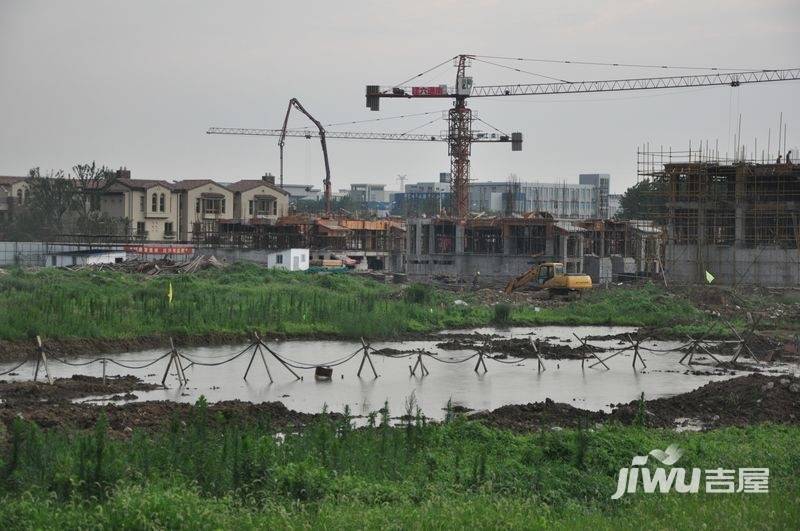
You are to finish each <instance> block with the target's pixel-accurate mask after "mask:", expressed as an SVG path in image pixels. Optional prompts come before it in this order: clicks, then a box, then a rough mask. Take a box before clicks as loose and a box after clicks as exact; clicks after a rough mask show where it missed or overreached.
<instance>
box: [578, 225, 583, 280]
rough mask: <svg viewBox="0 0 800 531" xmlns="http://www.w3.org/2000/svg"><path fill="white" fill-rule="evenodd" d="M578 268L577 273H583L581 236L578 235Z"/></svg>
mask: <svg viewBox="0 0 800 531" xmlns="http://www.w3.org/2000/svg"><path fill="white" fill-rule="evenodd" d="M577 238H578V256H577V258H578V268H577V273H583V236H582V235H580V234H579V235H578V236H577Z"/></svg>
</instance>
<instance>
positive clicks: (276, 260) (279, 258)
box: [275, 254, 283, 264]
mask: <svg viewBox="0 0 800 531" xmlns="http://www.w3.org/2000/svg"><path fill="white" fill-rule="evenodd" d="M275 263H276V264H282V263H283V255H282V254H279V255H278V256H276V257H275Z"/></svg>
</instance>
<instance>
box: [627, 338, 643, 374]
mask: <svg viewBox="0 0 800 531" xmlns="http://www.w3.org/2000/svg"><path fill="white" fill-rule="evenodd" d="M627 336H628V341H630V343H631V345H632V346H633V362H632V363H631V367H633V370H636V360H637V359H638V360H639V362H640V363H641V364H642V368H643V369H646V368H647V365H646V364H645V362H644V359H643V358H642V354H641V352H639V345H640V344H641V342H642V340H641V339H639V338H636V341H634V340H633V338H631V335H630V334H627Z"/></svg>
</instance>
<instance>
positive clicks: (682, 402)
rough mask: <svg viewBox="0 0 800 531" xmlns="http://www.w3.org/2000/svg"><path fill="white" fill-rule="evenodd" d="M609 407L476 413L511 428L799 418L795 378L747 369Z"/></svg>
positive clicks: (799, 388)
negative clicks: (676, 391)
mask: <svg viewBox="0 0 800 531" xmlns="http://www.w3.org/2000/svg"><path fill="white" fill-rule="evenodd" d="M612 407H613V410H612V412H611V413H604V412H598V411H587V410H583V409H579V408H576V407H573V406H571V405H569V404H561V403H555V402H553V401H551V400H549V399H547V400H545V401H544V402H536V403H531V404H522V405H508V406H503V407H500V408H498V409H495V410H494V411H491V412H488V413H478V414H475V415H473V418H478V419H481V420H482V421H483V422H485V423H486V424H488V425H490V426H494V427H499V428H508V429H511V430H515V431H536V430H539V429H541V428H543V427H553V426H559V427H575V426H578V425H579V423H581V422H585V421H588V422H590V423H597V422H619V423H621V424H625V425H630V424H636V423H638V422H640V421H641V420H642V419H643V421H644V424H645V425H646V426H650V427H657V428H675V427H677V426H678V425H679V424H681V423H682V422H685V421H686V420H692V421H696V422H695V424H696V425H699V426H702V427H704V428H709V429H710V428H719V427H724V426H748V425H752V424H758V423H762V422H773V423H779V424H800V378H798V377H792V376H766V375H763V374H750V375H748V376H741V377H738V378H731V379H729V380H723V381H719V382H711V383H708V384H706V385H704V386H703V387H700V388H698V389H695V390H694V391H691V392H689V393H684V394H681V395H676V396H672V397H669V398H658V399H655V400H646V397H645V401H644V402H643V403H642V402H640V401H638V400H634V401H632V402H630V403H627V404H617V405H615V406H612Z"/></svg>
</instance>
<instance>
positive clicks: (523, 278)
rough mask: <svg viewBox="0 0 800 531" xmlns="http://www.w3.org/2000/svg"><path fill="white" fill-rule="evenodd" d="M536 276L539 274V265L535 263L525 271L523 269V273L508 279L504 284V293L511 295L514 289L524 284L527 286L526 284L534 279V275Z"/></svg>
mask: <svg viewBox="0 0 800 531" xmlns="http://www.w3.org/2000/svg"><path fill="white" fill-rule="evenodd" d="M538 276H539V266H538V265H535V266H533V267H531V268H530V269H528V270H527V271H525V272H524V273H522V274H521V275H519V276H517V277H515V278H512V279H511V280H509V281H508V284H506V289H505V292H506V294H507V295H511V294H512V293H514V291H516V290H518V289H519V288H522V287H524V286H527V285H528V284H530V283H531V282H533V281H534V280H536V277H538Z"/></svg>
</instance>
